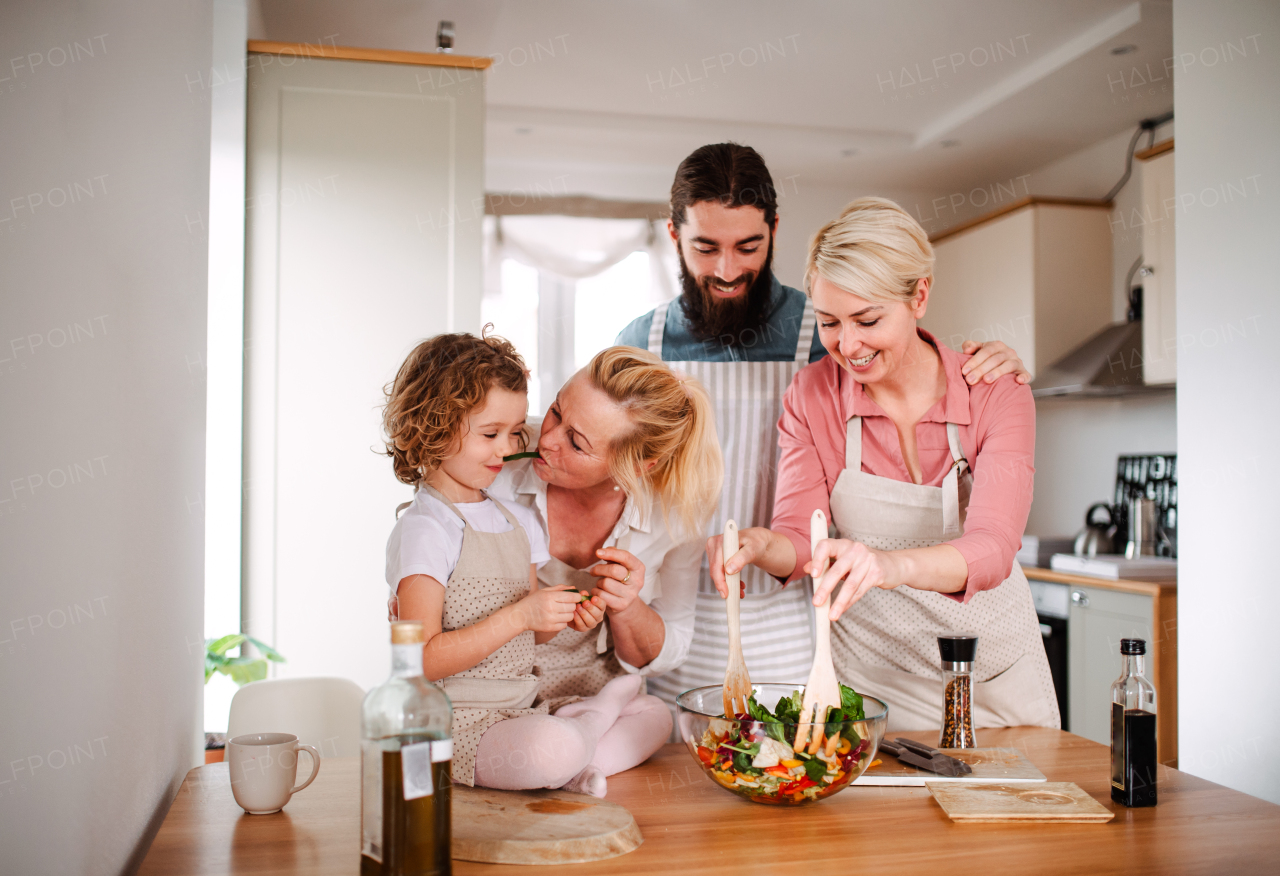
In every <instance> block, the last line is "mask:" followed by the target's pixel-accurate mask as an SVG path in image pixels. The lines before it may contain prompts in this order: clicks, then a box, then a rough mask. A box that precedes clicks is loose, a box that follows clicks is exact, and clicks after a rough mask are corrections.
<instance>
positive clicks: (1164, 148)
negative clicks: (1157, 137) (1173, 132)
mask: <svg viewBox="0 0 1280 876" xmlns="http://www.w3.org/2000/svg"><path fill="white" fill-rule="evenodd" d="M1172 151H1173V138H1172V137H1170V138H1169V139H1168V140H1161V141H1160V142H1159V143H1156V144H1155V145H1154V146H1152V147H1151V148H1150V149H1140V150H1138V151H1137V152H1135V153H1133V157H1134V158H1136V159H1138V160H1139V161H1146V160H1147V159H1148V158H1155V157H1156V156H1157V155H1164V154H1165V153H1166V152H1172Z"/></svg>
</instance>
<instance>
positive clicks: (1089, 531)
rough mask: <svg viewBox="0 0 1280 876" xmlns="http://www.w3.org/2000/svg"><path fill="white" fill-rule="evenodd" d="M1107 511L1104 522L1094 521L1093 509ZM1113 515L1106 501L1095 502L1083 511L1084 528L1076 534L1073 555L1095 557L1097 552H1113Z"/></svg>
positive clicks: (1114, 528)
mask: <svg viewBox="0 0 1280 876" xmlns="http://www.w3.org/2000/svg"><path fill="white" fill-rule="evenodd" d="M1100 510H1101V511H1105V512H1107V522H1106V523H1095V522H1094V519H1093V516H1094V512H1095V511H1100ZM1115 530H1116V527H1115V515H1114V514H1113V513H1112V512H1111V506H1110V505H1108V504H1107V503H1106V502H1097V503H1095V504H1093V505H1090V506H1089V510H1088V511H1086V512H1084V529H1082V530H1080V534H1079V535H1077V536H1076V543H1075V555H1076V556H1077V557H1096V556H1097V555H1098V554H1110V553H1114V549H1115V541H1114V539H1113V535H1114V533H1115Z"/></svg>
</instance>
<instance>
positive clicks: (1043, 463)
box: [1027, 392, 1178, 538]
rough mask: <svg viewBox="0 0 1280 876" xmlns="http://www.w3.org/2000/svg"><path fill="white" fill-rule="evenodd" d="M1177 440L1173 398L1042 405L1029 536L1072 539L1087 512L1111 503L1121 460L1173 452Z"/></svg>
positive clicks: (1041, 402)
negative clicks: (1090, 508) (1070, 537)
mask: <svg viewBox="0 0 1280 876" xmlns="http://www.w3.org/2000/svg"><path fill="white" fill-rule="evenodd" d="M1177 435H1178V430H1177V407H1176V405H1175V403H1174V397H1173V393H1172V392H1169V393H1159V394H1155V395H1150V396H1136V397H1132V398H1123V399H1083V398H1066V399H1052V398H1047V399H1039V400H1037V402H1036V485H1035V499H1034V501H1032V503H1031V516H1030V517H1028V518H1027V532H1028V533H1030V534H1032V535H1038V536H1041V537H1042V538H1053V537H1060V536H1074V535H1075V534H1076V533H1077V532H1078V531H1080V529H1082V528H1083V527H1084V512H1085V510H1086V509H1087V508H1088V507H1089V506H1090V505H1092V504H1093V503H1095V502H1110V501H1111V498H1112V495H1113V493H1114V490H1115V483H1116V458H1117V457H1120V456H1127V455H1130V454H1136V453H1171V452H1174V451H1175V450H1176V448H1177V446H1178V442H1177Z"/></svg>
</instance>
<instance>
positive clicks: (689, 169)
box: [671, 143, 778, 231]
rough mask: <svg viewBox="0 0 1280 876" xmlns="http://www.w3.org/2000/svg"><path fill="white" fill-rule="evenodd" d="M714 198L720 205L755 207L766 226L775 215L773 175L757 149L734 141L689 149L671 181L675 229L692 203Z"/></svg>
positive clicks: (776, 201)
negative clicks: (761, 211)
mask: <svg viewBox="0 0 1280 876" xmlns="http://www.w3.org/2000/svg"><path fill="white" fill-rule="evenodd" d="M703 201H716V202H718V203H719V204H720V205H721V206H724V207H729V208H733V207H757V208H759V209H761V210H763V211H764V221H765V224H767V225H768V226H769V227H770V228H772V227H773V222H774V219H776V218H777V216H778V195H777V192H776V191H775V190H774V187H773V177H771V176H770V175H769V168H767V167H765V164H764V159H763V158H761V157H760V153H759V152H757V151H756V150H754V149H752V148H751V147H750V146H740V145H739V144H737V143H712V144H711V145H709V146H702V147H699V148H698V149H695V150H694V151H693V152H692V153H690V155H689V157H688V158H686V159H685V160H684V161H682V162H680V166H679V167H678V168H677V169H676V178H675V182H673V183H672V184H671V223H672V224H673V225H675V227H676V230H677V231H678V230H679V229H680V226H682V225H684V222H685V211H686V210H688V209H689V207H690V206H692V205H693V204H698V203H701V202H703Z"/></svg>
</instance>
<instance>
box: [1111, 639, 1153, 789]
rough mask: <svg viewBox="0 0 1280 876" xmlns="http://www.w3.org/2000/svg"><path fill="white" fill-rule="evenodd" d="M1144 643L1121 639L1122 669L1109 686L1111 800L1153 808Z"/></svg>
mask: <svg viewBox="0 0 1280 876" xmlns="http://www.w3.org/2000/svg"><path fill="white" fill-rule="evenodd" d="M1146 653H1147V643H1146V641H1144V640H1143V639H1121V640H1120V654H1121V655H1122V657H1123V659H1124V669H1123V670H1122V671H1121V673H1120V677H1119V678H1118V679H1116V682H1115V684H1113V685H1111V799H1112V800H1114V801H1116V802H1117V803H1121V804H1123V805H1125V806H1134V807H1136V806H1155V805H1156V768H1157V766H1158V764H1157V761H1156V689H1155V688H1154V687H1153V686H1152V685H1151V682H1149V681H1147V679H1146V678H1144V677H1143V667H1142V663H1143V655H1144V654H1146Z"/></svg>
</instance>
